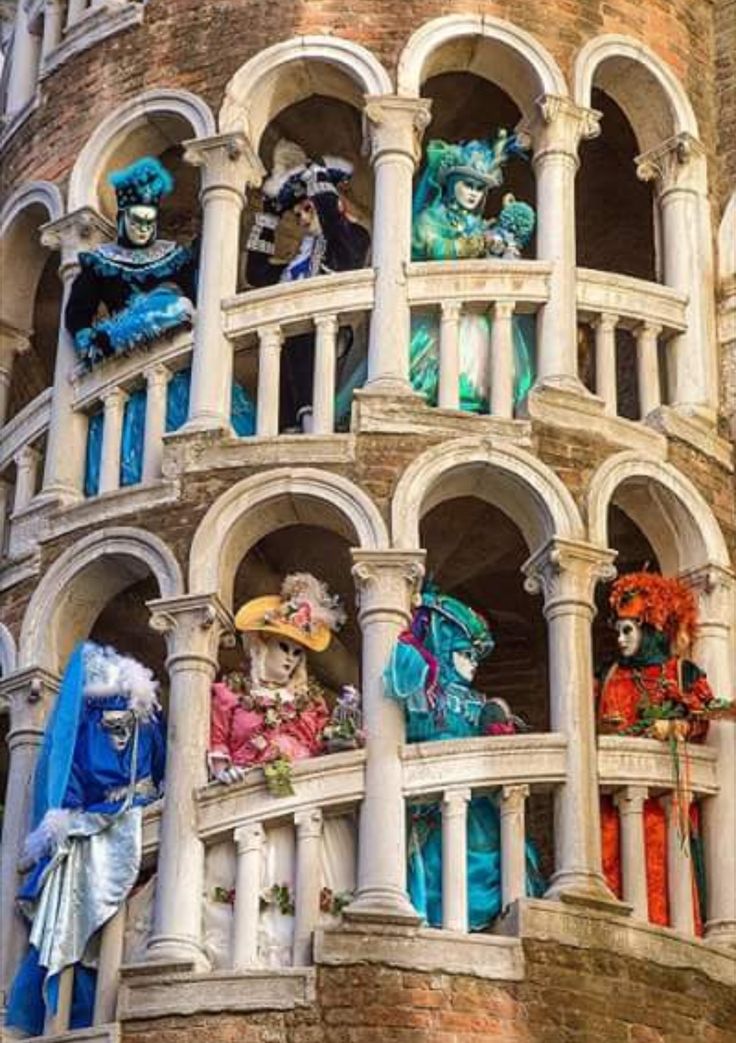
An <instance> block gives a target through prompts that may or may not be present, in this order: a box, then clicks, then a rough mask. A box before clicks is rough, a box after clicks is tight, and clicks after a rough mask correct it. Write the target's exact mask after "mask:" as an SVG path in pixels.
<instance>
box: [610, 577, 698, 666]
mask: <svg viewBox="0 0 736 1043" xmlns="http://www.w3.org/2000/svg"><path fill="white" fill-rule="evenodd" d="M610 605H611V608H612V609H613V611H614V613H615V614H616V618H617V619H635V620H636V621H637V622H638V623H640V624H643V625H646V626H650V627H652V628H653V629H654V630H658V631H659V632H660V633H663V634H666V636H667V638H668V639H669V642H670V646H671V647H672V649H673V650H674V651H676V652H683V651H684V650H685V649H687V648H688V647H689V646H690V645H691V643H692V640H693V636H694V634H695V628H696V626H697V622H698V611H697V607H696V604H695V598H694V597H693V595H692V593H691V592H690V591H689V590H688V589H687V587H686V586H685V585H684V584H683V583H681V582H680V581H679V580H677V579H672V578H669V577H667V576H661V575H660V574H659V573H657V572H631V573H629V575H627V576H621V577H620V578H619V579H617V580H616V582H615V583H614V584H613V587H612V589H611V597H610Z"/></svg>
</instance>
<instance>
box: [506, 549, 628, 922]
mask: <svg viewBox="0 0 736 1043" xmlns="http://www.w3.org/2000/svg"><path fill="white" fill-rule="evenodd" d="M615 556H616V553H615V551H609V550H601V549H600V548H598V547H593V546H591V545H590V544H586V543H582V542H577V541H573V540H565V539H559V538H553V539H551V540H550V541H549V542H548V543H547V544H546V545H545V546H543V547H542V548H541V549H540V550H539V551H537V552H536V554H534V555H533V556H532V557H531V558H529V560H528V561H527V562H525V564H524V567H523V569H524V573H525V575H526V577H527V579H526V583H525V587H526V590H527V591H529V592H530V593H539V592H542V593H543V594H544V616H545V619H546V620H547V642H548V648H549V700H550V716H551V725H552V730H553V731H555V732H561V733H562V734H563V735H565V737H566V739H567V774H566V777H565V784H564V785H563V786H560V787H558V788H557V789H556V790H555V805H554V821H555V867H556V868H555V872H554V874H553V876H552V880H551V885H550V889H549V891H548V895H549V897H558V896H559V895H560V894H563V893H564V894H566V896H568V897H570V898H575V897H576V896H577V897H579V898H580V899H581V900H585V899H586V898H593V899H594V900H595V901H596V902H598V901H601V900H602V901H605V900H609V901H611V902H613V901H614V899H613V896H612V895H611V893H610V891H609V890H608V888H607V886H606V884H605V882H604V879H603V875H602V868H601V826H600V807H599V797H598V770H597V769H598V765H597V751H596V737H595V717H594V707H593V657H592V643H591V623H592V621H593V616H594V614H595V603H594V599H593V592H594V589H595V585H596V583H597V582H598V581H599V580H605V579H612V578H613V576H614V575H615V571H614V568H613V560H614V558H615Z"/></svg>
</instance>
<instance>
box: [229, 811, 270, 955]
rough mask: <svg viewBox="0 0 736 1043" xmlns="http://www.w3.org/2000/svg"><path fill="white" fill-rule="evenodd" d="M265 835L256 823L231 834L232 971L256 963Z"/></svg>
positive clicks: (261, 827)
mask: <svg viewBox="0 0 736 1043" xmlns="http://www.w3.org/2000/svg"><path fill="white" fill-rule="evenodd" d="M265 840H266V831H265V830H264V828H263V826H262V825H261V824H260V822H256V823H254V824H253V825H248V826H239V827H238V828H237V829H236V830H235V850H236V852H237V866H236V870H235V909H234V916H233V919H234V926H233V967H234V969H235V970H236V971H237V970H244V969H245V968H246V967H253V966H254V965H255V964H257V963H258V918H259V916H260V911H261V853H262V851H263V845H264V843H265Z"/></svg>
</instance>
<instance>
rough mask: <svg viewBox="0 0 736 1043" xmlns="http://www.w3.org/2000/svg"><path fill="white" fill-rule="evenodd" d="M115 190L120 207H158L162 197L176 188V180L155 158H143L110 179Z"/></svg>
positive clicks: (123, 208) (115, 173) (113, 174)
mask: <svg viewBox="0 0 736 1043" xmlns="http://www.w3.org/2000/svg"><path fill="white" fill-rule="evenodd" d="M108 180H109V182H110V184H111V185H112V187H113V188H114V189H115V196H116V198H117V202H118V207H119V209H120V210H127V209H128V207H130V206H158V204H159V201H160V199H161V197H162V196H167V195H169V193H170V192H172V191H173V188H174V179H173V177H172V176H171V174H170V173H169V172H168V170H167V169H166V167H165V166H164V165H163V164H162V163H160V162H159V161H158V160H157V159H155V158H154V157H153V156H143V157H142V158H141V159H137V160H136V161H135V163H131V164H130V166H129V167H125V168H124V169H123V170H116V171H115V172H114V173H112V174H110V177H109V178H108Z"/></svg>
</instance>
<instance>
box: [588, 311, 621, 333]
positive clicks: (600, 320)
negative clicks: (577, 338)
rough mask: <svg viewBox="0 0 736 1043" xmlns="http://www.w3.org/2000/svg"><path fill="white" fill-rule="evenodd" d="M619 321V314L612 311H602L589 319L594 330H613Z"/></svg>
mask: <svg viewBox="0 0 736 1043" xmlns="http://www.w3.org/2000/svg"><path fill="white" fill-rule="evenodd" d="M618 323H619V316H618V315H617V314H616V313H615V312H612V311H602V312H601V313H600V315H596V316H594V317H593V318H592V319H591V320H590V325H591V326H592V327H593V329H596V330H607V331H609V332H613V331H614V330H615V329H616V327H617V326H618Z"/></svg>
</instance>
